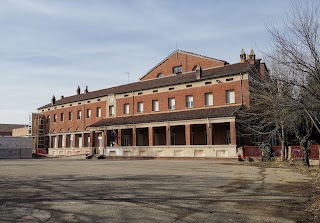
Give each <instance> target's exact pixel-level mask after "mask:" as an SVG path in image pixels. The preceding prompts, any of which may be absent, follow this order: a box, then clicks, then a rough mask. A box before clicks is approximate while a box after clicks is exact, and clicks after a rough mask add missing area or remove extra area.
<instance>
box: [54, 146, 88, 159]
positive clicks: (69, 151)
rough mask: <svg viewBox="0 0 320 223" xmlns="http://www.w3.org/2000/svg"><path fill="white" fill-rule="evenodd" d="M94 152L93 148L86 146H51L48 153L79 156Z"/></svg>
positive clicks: (57, 155) (56, 155)
mask: <svg viewBox="0 0 320 223" xmlns="http://www.w3.org/2000/svg"><path fill="white" fill-rule="evenodd" d="M91 153H92V149H91V148H88V147H85V148H49V149H48V155H49V156H52V157H59V156H78V155H88V154H91Z"/></svg>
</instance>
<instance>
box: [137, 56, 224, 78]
mask: <svg viewBox="0 0 320 223" xmlns="http://www.w3.org/2000/svg"><path fill="white" fill-rule="evenodd" d="M177 52H178V53H183V54H189V55H192V56H196V57H202V58H205V59H208V60H215V61H221V62H223V63H225V64H229V63H228V62H227V61H224V60H219V59H215V58H212V57H207V56H204V55H200V54H196V53H192V52H188V51H184V50H175V51H173V52H172V53H171V54H170V55H169V56H167V57H166V58H164V59H163V60H162V61H161V62H160V63H158V64H157V65H156V66H154V67H153V68H151V69H150V70H149V71H148V72H147V73H146V74H145V75H143V76H142V77H140V80H141V79H142V78H144V77H145V76H146V75H148V74H149V73H150V72H151V71H153V70H154V69H156V68H157V67H159V66H160V65H161V64H163V63H164V62H166V61H167V60H168V59H169V58H170V57H171V56H172V55H174V54H175V53H177Z"/></svg>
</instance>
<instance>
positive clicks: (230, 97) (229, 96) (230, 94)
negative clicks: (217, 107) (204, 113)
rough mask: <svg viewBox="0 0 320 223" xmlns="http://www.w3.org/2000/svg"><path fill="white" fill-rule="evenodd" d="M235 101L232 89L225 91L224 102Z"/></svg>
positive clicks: (231, 102)
mask: <svg viewBox="0 0 320 223" xmlns="http://www.w3.org/2000/svg"><path fill="white" fill-rule="evenodd" d="M235 102H236V100H235V95H234V90H228V91H226V103H227V104H234V103H235Z"/></svg>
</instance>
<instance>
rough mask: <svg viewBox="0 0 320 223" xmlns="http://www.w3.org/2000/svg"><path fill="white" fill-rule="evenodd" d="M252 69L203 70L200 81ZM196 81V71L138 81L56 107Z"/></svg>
mask: <svg viewBox="0 0 320 223" xmlns="http://www.w3.org/2000/svg"><path fill="white" fill-rule="evenodd" d="M252 68H254V66H253V65H251V64H250V63H249V62H246V63H236V64H230V65H226V66H223V67H217V68H209V69H203V71H202V78H201V79H200V80H205V79H209V78H218V77H223V76H229V75H234V74H239V73H243V72H247V71H249V70H250V69H252ZM196 81H199V80H197V77H196V73H195V71H191V72H187V73H182V74H178V75H171V76H166V77H161V78H156V79H150V80H145V81H138V82H134V83H130V84H125V85H120V86H115V87H111V88H106V89H101V90H97V91H92V92H88V93H86V94H79V95H73V96H70V97H64V98H61V99H60V100H57V101H56V102H55V104H54V105H55V106H56V105H62V104H67V103H72V102H76V101H82V100H88V99H93V98H98V97H103V96H107V95H110V94H121V93H129V92H136V91H142V90H148V89H153V88H159V87H166V86H172V85H177V84H184V83H190V82H196ZM51 105H52V104H51V103H50V104H47V105H44V106H42V107H40V108H38V109H44V108H48V107H51Z"/></svg>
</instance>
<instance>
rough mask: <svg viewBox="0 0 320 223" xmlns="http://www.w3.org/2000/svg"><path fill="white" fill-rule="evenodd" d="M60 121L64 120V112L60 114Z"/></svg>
mask: <svg viewBox="0 0 320 223" xmlns="http://www.w3.org/2000/svg"><path fill="white" fill-rule="evenodd" d="M60 121H61V122H63V121H64V113H61V114H60Z"/></svg>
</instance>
